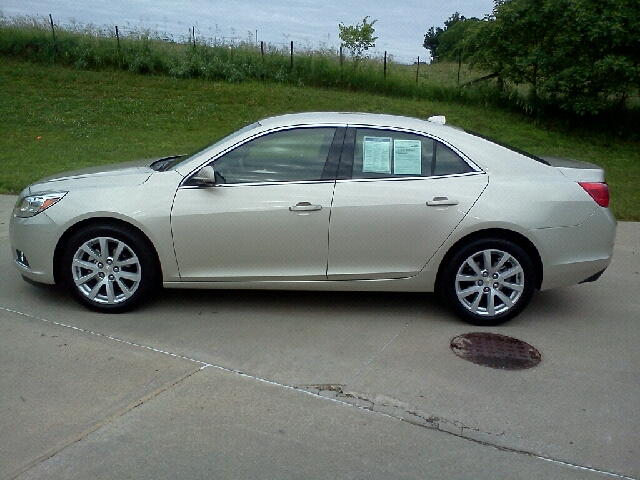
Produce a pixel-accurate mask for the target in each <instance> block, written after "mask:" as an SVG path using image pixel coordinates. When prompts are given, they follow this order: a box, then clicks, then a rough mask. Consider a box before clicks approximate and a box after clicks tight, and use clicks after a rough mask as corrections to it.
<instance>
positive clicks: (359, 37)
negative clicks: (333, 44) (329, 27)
mask: <svg viewBox="0 0 640 480" xmlns="http://www.w3.org/2000/svg"><path fill="white" fill-rule="evenodd" d="M376 22H377V20H373V21H372V22H369V16H366V17H364V18H363V19H362V23H358V24H356V25H345V24H344V23H342V22H340V25H338V28H339V29H340V35H339V36H340V40H342V45H343V46H345V47H347V49H349V50H350V51H351V55H353V57H354V58H355V59H356V60H360V59H361V58H362V57H363V56H364V52H365V51H366V50H369V49H370V48H373V47H375V46H376V43H375V42H376V40H377V39H378V37H374V36H373V34H374V33H375V31H376V29H375V28H373V25H374V24H375V23H376Z"/></svg>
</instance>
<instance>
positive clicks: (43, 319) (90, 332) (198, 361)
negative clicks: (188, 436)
mask: <svg viewBox="0 0 640 480" xmlns="http://www.w3.org/2000/svg"><path fill="white" fill-rule="evenodd" d="M0 310H4V311H5V312H9V313H14V314H16V315H22V316H23V317H28V318H33V319H34V320H40V321H42V322H46V323H51V324H52V325H57V326H59V327H64V328H69V329H71V330H76V331H78V332H83V333H88V334H90V335H95V336H96V337H102V338H106V339H108V340H114V341H116V342H120V343H123V344H125V345H131V346H132V347H138V348H144V349H146V350H151V351H152V352H156V353H162V354H164V355H169V356H171V357H174V358H180V359H182V360H187V361H189V362H194V363H199V364H200V365H202V367H200V370H202V369H204V368H207V367H211V366H212V365H211V364H209V363H207V362H202V361H200V360H195V359H193V358H189V357H185V356H184V355H178V354H176V353H172V352H168V351H165V350H160V349H158V348H155V347H149V346H147V345H141V344H139V343H135V342H129V341H128V340H123V339H121V338H117V337H113V336H111V335H105V334H104V333H98V332H93V331H91V330H85V329H84V328H80V327H74V326H73V325H67V324H66V323H62V322H56V321H55V320H47V319H46V318H42V317H38V316H36V315H31V314H29V313H24V312H19V311H17V310H12V309H10V308H6V307H2V306H0Z"/></svg>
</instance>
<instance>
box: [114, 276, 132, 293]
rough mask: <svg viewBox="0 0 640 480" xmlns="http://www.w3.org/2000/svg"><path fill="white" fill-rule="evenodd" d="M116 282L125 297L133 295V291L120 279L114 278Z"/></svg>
mask: <svg viewBox="0 0 640 480" xmlns="http://www.w3.org/2000/svg"><path fill="white" fill-rule="evenodd" d="M116 283H117V284H118V286H119V287H120V290H122V293H123V295H124V296H125V297H126V298H129V297H130V296H131V295H133V292H132V291H131V290H129V288H128V287H127V286H126V285H125V284H124V283H123V282H121V281H120V279H116Z"/></svg>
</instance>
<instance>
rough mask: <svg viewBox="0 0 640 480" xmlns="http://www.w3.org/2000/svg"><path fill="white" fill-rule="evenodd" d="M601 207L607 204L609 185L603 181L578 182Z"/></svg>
mask: <svg viewBox="0 0 640 480" xmlns="http://www.w3.org/2000/svg"><path fill="white" fill-rule="evenodd" d="M578 183H579V184H580V186H581V187H582V188H584V189H585V191H586V192H587V193H588V194H589V195H591V198H593V199H594V200H595V201H596V203H597V204H598V205H600V206H601V207H608V206H609V185H607V184H606V183H604V182H578Z"/></svg>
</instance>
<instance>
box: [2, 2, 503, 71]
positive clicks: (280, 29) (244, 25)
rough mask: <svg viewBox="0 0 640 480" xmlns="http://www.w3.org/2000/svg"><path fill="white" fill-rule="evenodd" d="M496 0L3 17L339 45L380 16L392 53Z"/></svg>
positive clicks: (157, 5) (220, 5)
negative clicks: (343, 28) (344, 34)
mask: <svg viewBox="0 0 640 480" xmlns="http://www.w3.org/2000/svg"><path fill="white" fill-rule="evenodd" d="M493 4H494V2H493V0H450V1H446V0H367V1H364V0H351V1H349V0H346V1H345V0H323V1H322V2H314V1H312V0H235V1H229V0H217V1H214V0H174V1H172V0H0V13H1V14H2V15H4V16H5V17H8V18H12V17H16V16H30V17H36V18H40V19H46V20H48V19H49V14H51V15H52V16H53V20H54V22H55V23H56V24H59V25H69V24H71V23H72V22H76V23H79V24H83V25H88V24H93V25H95V26H98V27H111V28H113V27H115V25H118V28H119V30H120V31H122V32H125V31H126V30H127V29H130V30H132V29H138V30H140V29H149V30H151V31H152V32H157V33H159V34H160V35H163V36H164V35H170V36H172V37H173V38H174V39H176V40H180V39H181V38H182V37H185V38H186V37H187V36H188V35H189V30H190V29H191V27H195V31H196V38H208V39H217V40H224V41H226V42H232V41H236V42H237V41H247V40H251V41H256V40H257V41H258V42H260V41H264V42H266V43H269V44H274V45H278V46H284V45H287V46H288V45H289V44H290V42H291V41H293V42H294V48H298V47H296V46H299V47H300V48H309V49H316V48H332V49H337V48H339V45H340V38H339V36H338V35H339V33H340V30H339V28H338V25H339V24H340V23H341V22H342V23H344V24H345V25H355V24H358V23H361V22H362V19H363V18H364V17H365V16H369V17H370V18H369V21H372V20H376V23H375V25H374V28H375V35H376V36H377V37H378V40H377V41H376V48H375V50H374V53H375V54H377V55H382V54H383V52H384V51H387V52H388V54H389V55H391V56H392V57H393V58H394V60H396V61H398V62H401V63H414V62H415V61H417V58H418V56H420V59H421V61H422V60H426V59H428V51H427V50H425V48H424V47H423V46H422V42H423V41H424V34H425V33H426V32H427V30H428V29H429V28H430V27H432V26H435V27H442V26H444V21H445V20H446V19H447V18H448V17H449V16H450V15H451V14H452V13H454V12H459V13H460V14H461V15H464V16H465V17H478V18H482V17H484V16H485V15H486V14H488V13H490V12H491V10H492V8H493Z"/></svg>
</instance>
